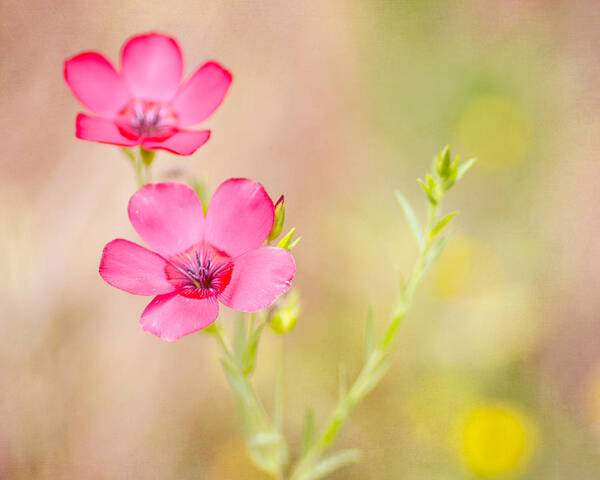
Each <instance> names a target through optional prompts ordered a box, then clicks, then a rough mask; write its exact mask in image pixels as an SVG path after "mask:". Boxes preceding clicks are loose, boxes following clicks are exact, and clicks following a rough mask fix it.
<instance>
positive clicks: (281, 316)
mask: <svg viewBox="0 0 600 480" xmlns="http://www.w3.org/2000/svg"><path fill="white" fill-rule="evenodd" d="M299 316H300V296H299V295H298V291H297V290H291V291H290V292H289V293H288V294H287V295H286V296H285V297H283V299H281V300H280V303H279V304H278V305H277V306H276V308H275V310H274V312H273V314H272V315H271V321H270V323H269V324H270V325H271V329H273V331H274V332H276V333H279V334H282V335H283V334H284V333H287V332H290V331H292V330H293V329H294V327H295V326H296V322H297V321H298V317H299Z"/></svg>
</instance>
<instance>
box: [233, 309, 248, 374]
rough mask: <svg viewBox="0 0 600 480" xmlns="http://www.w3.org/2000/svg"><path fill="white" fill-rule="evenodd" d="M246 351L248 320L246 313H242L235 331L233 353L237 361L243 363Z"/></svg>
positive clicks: (236, 323)
mask: <svg viewBox="0 0 600 480" xmlns="http://www.w3.org/2000/svg"><path fill="white" fill-rule="evenodd" d="M245 351H246V322H245V320H244V315H243V314H240V315H239V316H238V318H237V320H236V322H235V329H234V331H233V354H234V355H235V358H236V359H237V361H238V362H239V363H240V364H242V363H243V359H244V354H245Z"/></svg>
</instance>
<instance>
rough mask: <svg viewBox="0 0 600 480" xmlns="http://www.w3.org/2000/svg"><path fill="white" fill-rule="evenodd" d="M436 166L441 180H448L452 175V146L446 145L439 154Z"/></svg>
mask: <svg viewBox="0 0 600 480" xmlns="http://www.w3.org/2000/svg"><path fill="white" fill-rule="evenodd" d="M436 164H437V165H436V168H437V173H438V175H439V176H440V178H442V179H445V178H447V177H448V175H449V174H450V145H446V146H445V147H444V149H443V150H442V151H441V152H440V153H439V154H438V156H437V162H436Z"/></svg>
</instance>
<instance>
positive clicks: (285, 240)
mask: <svg viewBox="0 0 600 480" xmlns="http://www.w3.org/2000/svg"><path fill="white" fill-rule="evenodd" d="M295 231H296V227H293V228H292V229H291V230H290V231H289V232H288V233H286V235H285V237H283V238H282V239H281V240H279V243H278V244H277V246H278V247H280V248H285V249H286V250H291V248H290V241H291V240H292V237H293V236H294V232H295ZM292 248H293V247H292Z"/></svg>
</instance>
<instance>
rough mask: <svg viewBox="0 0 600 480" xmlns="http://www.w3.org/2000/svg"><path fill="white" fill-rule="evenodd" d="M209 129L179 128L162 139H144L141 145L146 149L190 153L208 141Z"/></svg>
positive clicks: (184, 154)
mask: <svg viewBox="0 0 600 480" xmlns="http://www.w3.org/2000/svg"><path fill="white" fill-rule="evenodd" d="M209 138H210V130H200V131H195V130H180V131H179V132H177V133H175V134H174V135H172V136H170V137H169V138H167V139H165V140H163V141H156V140H144V141H143V142H142V145H143V147H144V148H145V149H147V150H167V151H168V152H171V153H175V154H177V155H183V156H186V155H191V154H192V153H194V152H195V151H196V150H198V149H199V148H200V147H201V146H202V145H204V144H205V143H206V142H208V140H209Z"/></svg>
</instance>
